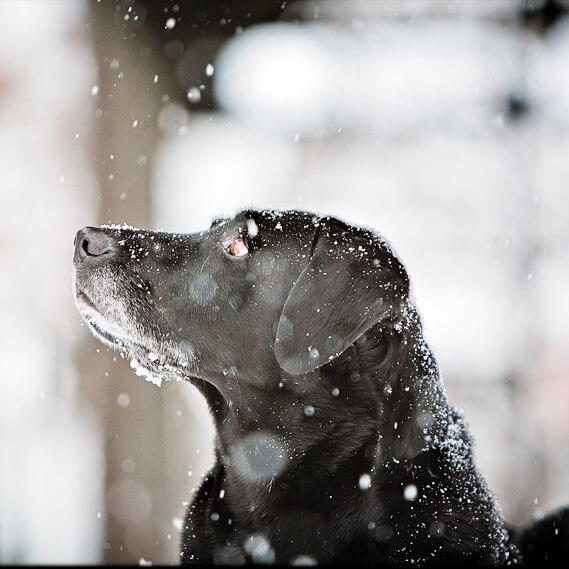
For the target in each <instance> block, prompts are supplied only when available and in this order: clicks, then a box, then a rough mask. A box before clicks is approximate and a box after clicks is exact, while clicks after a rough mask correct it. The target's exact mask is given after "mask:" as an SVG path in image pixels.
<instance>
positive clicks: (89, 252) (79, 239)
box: [75, 227, 117, 259]
mask: <svg viewBox="0 0 569 569" xmlns="http://www.w3.org/2000/svg"><path fill="white" fill-rule="evenodd" d="M116 250H117V246H116V244H115V240H114V239H113V238H112V237H111V236H110V235H108V234H107V233H105V232H104V231H103V230H102V229H99V228H97V227H85V228H84V229H81V230H79V231H78V232H77V235H76V236H75V255H76V257H77V258H79V259H85V258H87V257H102V256H103V255H109V254H112V253H114V252H116Z"/></svg>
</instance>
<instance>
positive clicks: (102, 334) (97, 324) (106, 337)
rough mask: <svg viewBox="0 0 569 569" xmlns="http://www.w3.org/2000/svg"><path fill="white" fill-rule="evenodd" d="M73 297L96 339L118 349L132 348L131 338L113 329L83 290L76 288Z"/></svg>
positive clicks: (133, 344) (133, 343) (132, 341)
mask: <svg viewBox="0 0 569 569" xmlns="http://www.w3.org/2000/svg"><path fill="white" fill-rule="evenodd" d="M75 298H76V302H77V307H78V308H79V312H80V313H81V316H82V317H83V320H84V321H85V322H87V324H88V325H89V327H90V329H91V331H92V332H94V334H95V336H96V337H97V338H98V339H100V340H103V341H104V342H106V343H108V344H111V346H113V347H115V348H117V347H118V348H119V349H126V348H133V347H134V346H135V342H134V340H133V339H132V338H129V337H128V336H127V335H125V334H122V333H118V332H116V331H114V330H113V326H111V325H110V324H109V323H108V322H107V320H106V318H105V317H104V316H103V315H102V314H101V312H100V310H99V309H98V308H97V305H96V304H95V303H94V302H93V300H92V299H91V298H90V297H89V295H88V294H87V293H86V292H85V291H83V290H79V289H77V291H76V294H75Z"/></svg>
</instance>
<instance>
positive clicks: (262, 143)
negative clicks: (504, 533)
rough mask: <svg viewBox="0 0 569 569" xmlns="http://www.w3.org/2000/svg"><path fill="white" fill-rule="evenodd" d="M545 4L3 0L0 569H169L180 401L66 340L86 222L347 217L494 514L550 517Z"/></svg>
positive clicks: (81, 341)
mask: <svg viewBox="0 0 569 569" xmlns="http://www.w3.org/2000/svg"><path fill="white" fill-rule="evenodd" d="M568 14H569V2H568V1H567V0H495V1H492V2H491V1H488V2H486V1H478V0H459V1H450V0H449V1H446V0H422V1H421V0H416V1H414V0H393V1H387V0H385V1H384V0H220V1H217V0H175V1H174V0H172V1H170V0H159V1H155V0H153V1H150V0H101V1H95V0H93V1H87V0H84V1H79V0H77V1H74V2H71V1H67V0H13V1H10V0H3V1H2V2H0V196H1V207H0V266H1V278H0V382H1V385H0V562H1V563H3V564H10V563H15V564H32V563H63V564H65V563H110V564H116V563H134V564H146V563H154V564H171V563H177V550H178V544H179V538H178V535H179V529H180V524H181V519H182V517H183V515H184V510H185V506H186V505H187V503H188V501H189V500H190V498H191V493H192V489H194V488H195V487H197V486H198V485H199V482H200V477H201V476H202V474H203V473H204V472H205V471H206V470H207V469H208V467H209V465H210V463H211V459H212V427H211V423H210V420H209V416H208V413H207V409H206V408H205V404H204V403H203V401H202V400H201V398H200V397H199V395H198V394H197V393H196V392H195V391H194V390H193V388H192V387H191V386H189V385H186V384H181V383H166V384H163V386H162V387H161V388H157V387H156V386H154V385H152V384H150V383H146V382H145V381H144V380H143V379H141V378H140V377H136V376H135V375H134V373H133V372H132V370H131V369H130V368H129V365H128V362H127V361H125V360H122V359H121V358H120V356H119V355H118V354H117V353H115V352H111V351H109V350H107V349H106V348H105V347H104V346H102V344H100V343H98V342H97V341H95V340H94V339H93V338H92V337H91V335H90V334H89V332H88V331H87V330H86V329H85V328H84V327H83V326H82V325H81V323H80V318H79V315H78V313H77V312H76V310H75V307H74V304H73V299H72V295H71V274H72V270H71V258H72V253H73V238H74V235H75V232H76V231H77V229H79V228H80V227H82V226H84V225H94V224H100V223H119V224H122V223H127V224H130V225H134V226H139V227H149V228H155V229H165V230H172V231H196V230H200V229H204V228H206V227H208V226H209V223H210V221H211V219H212V218H214V217H216V216H218V215H232V214H233V213H234V212H236V211H237V210H238V209H239V208H241V207H243V206H247V207H249V206H256V207H262V208H266V207H282V208H300V209H307V210H312V211H316V212H319V213H326V214H334V215H337V216H340V217H341V218H343V219H346V220H348V221H350V222H353V223H357V224H362V225H366V226H371V227H373V228H375V229H376V230H377V231H379V232H380V233H382V234H383V235H384V236H385V237H386V238H387V239H388V240H390V241H391V242H392V244H393V246H394V248H395V249H396V251H398V253H399V254H400V256H401V257H402V258H403V260H404V262H405V263H406V265H407V268H408V270H409V273H410V275H411V278H412V281H413V283H414V294H415V297H416V300H417V303H418V305H419V308H420V310H421V312H422V314H423V317H424V321H425V329H426V335H427V339H428V340H429V342H430V343H431V345H432V346H433V348H434V350H435V352H436V354H437V355H438V359H439V363H440V366H441V369H442V372H443V376H444V379H445V384H446V387H447V390H448V392H449V395H450V397H451V399H452V400H453V401H454V403H455V404H456V405H457V406H458V407H460V408H462V409H463V410H464V411H465V414H466V416H467V418H468V420H469V422H470V424H471V428H472V431H473V434H474V437H475V440H476V449H475V454H476V457H477V460H478V463H479V466H480V468H481V470H482V471H483V472H484V473H485V475H486V476H487V478H488V480H489V483H490V485H491V487H492V488H493V489H494V491H495V493H496V494H497V496H498V498H499V500H500V503H501V505H502V508H503V512H504V515H505V517H506V519H507V520H508V521H509V522H511V523H513V524H521V523H525V522H527V521H529V520H531V519H532V518H533V517H536V516H540V515H542V514H543V513H544V512H545V511H548V510H550V509H552V508H555V507H557V506H560V505H562V504H565V503H569V349H568V348H569V325H568V324H567V323H568V321H569V191H568V190H569V188H568V185H569V17H568Z"/></svg>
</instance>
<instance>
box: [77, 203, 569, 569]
mask: <svg viewBox="0 0 569 569" xmlns="http://www.w3.org/2000/svg"><path fill="white" fill-rule="evenodd" d="M74 294H75V299H76V304H77V307H78V310H79V312H80V313H81V315H82V317H83V319H84V320H85V322H87V324H88V325H89V327H90V328H91V330H92V331H93V333H94V334H95V336H96V337H98V338H99V339H101V340H102V341H103V342H105V343H107V344H108V345H110V346H112V347H114V348H117V349H119V350H120V351H121V352H122V353H123V354H124V355H125V356H126V357H128V358H130V359H131V365H132V366H133V367H134V368H135V371H136V372H137V374H139V375H142V376H144V377H145V378H146V379H148V380H150V381H153V382H154V383H157V384H160V382H161V381H162V380H163V379H167V380H168V379H173V380H174V379H175V380H180V379H182V380H187V381H189V382H191V383H192V384H194V385H195V386H196V387H197V389H198V390H199V391H200V392H201V393H202V395H203V396H204V397H205V399H206V400H207V403H208V406H209V409H210V411H211V415H212V417H213V420H214V423H215V427H216V442H215V447H216V449H215V457H216V458H215V464H214V466H213V467H212V469H211V471H210V472H209V473H208V474H207V475H206V476H205V477H204V479H203V482H202V484H201V487H200V488H199V490H198V491H197V492H196V494H195V496H194V498H193V501H192V502H191V504H190V506H189V507H188V510H187V514H186V517H185V520H184V526H183V532H182V539H181V549H180V561H181V563H182V564H192V563H197V564H209V563H216V564H243V563H277V564H333V563H334V564H342V563H345V564H359V563H365V564H382V563H397V562H400V563H419V564H425V565H428V564H435V563H436V564H440V563H463V564H464V563H473V564H488V565H508V564H516V563H520V562H522V561H523V559H522V554H521V553H520V547H518V544H522V542H523V547H524V548H525V549H526V550H528V547H529V549H530V550H531V548H532V547H533V545H529V546H528V536H530V538H529V539H530V541H531V536H532V535H534V534H536V533H539V532H537V531H536V530H535V529H534V530H532V531H530V532H525V533H523V532H520V534H519V536H518V538H517V539H513V532H511V531H510V530H509V529H508V528H507V527H506V526H505V524H504V521H503V518H502V515H501V511H500V508H499V506H498V504H497V502H496V500H495V497H494V495H493V494H492V492H491V490H490V489H489V488H488V485H487V482H486V481H485V479H484V477H483V476H482V474H481V473H480V472H479V471H478V469H477V467H476V465H475V464H474V461H473V455H472V441H471V437H470V434H469V432H468V427H467V425H466V423H465V420H464V418H463V417H462V415H461V413H460V412H459V411H457V410H456V409H455V408H454V407H453V406H452V405H451V404H450V403H449V401H448V398H447V395H446V392H445V389H444V386H443V383H442V380H441V375H440V372H439V368H438V364H437V361H436V359H435V356H434V355H433V352H432V351H431V349H430V348H429V346H428V344H427V343H426V341H425V339H424V337H423V328H422V322H421V317H420V315H419V312H418V310H417V308H416V306H415V304H414V302H413V300H412V295H411V293H410V282H409V277H408V274H407V271H406V269H405V267H404V265H403V263H402V261H401V260H400V259H399V257H398V256H397V254H396V253H395V252H394V250H393V249H392V247H391V246H390V244H389V243H388V242H387V241H386V240H385V239H384V238H383V237H381V236H379V235H377V234H376V233H375V232H374V231H371V230H369V229H366V228H361V227H356V226H354V225H350V224H348V223H346V222H344V221H342V220H340V219H337V218H334V217H330V216H321V215H317V214H313V213H309V212H301V211H276V210H265V211H261V210H245V211H241V212H239V213H238V214H237V215H236V216H234V217H233V218H220V219H217V220H215V221H214V222H213V223H212V225H211V227H210V228H209V229H208V230H205V231H202V232H199V233H194V234H176V233H166V232H155V231H146V230H139V229H134V228H130V227H127V226H121V227H119V226H101V227H98V228H96V227H85V228H83V229H81V230H80V231H79V232H78V233H77V235H76V238H75V252H74ZM556 520H557V518H556ZM566 525H567V524H566ZM522 534H523V536H525V537H524V538H523V539H522V537H521V536H522ZM548 535H549V534H548ZM550 537H551V536H550ZM524 540H525V541H524ZM516 541H517V543H518V544H517V543H516ZM534 545H535V544H534ZM520 546H521V545H520Z"/></svg>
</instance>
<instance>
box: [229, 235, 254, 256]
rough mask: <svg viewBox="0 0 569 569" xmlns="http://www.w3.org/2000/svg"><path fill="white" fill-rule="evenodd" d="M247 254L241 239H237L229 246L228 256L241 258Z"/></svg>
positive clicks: (243, 241) (245, 246) (243, 240)
mask: <svg viewBox="0 0 569 569" xmlns="http://www.w3.org/2000/svg"><path fill="white" fill-rule="evenodd" d="M248 252H249V249H247V245H246V243H245V239H243V237H237V239H235V241H233V243H231V245H229V254H230V255H233V257H243V256H244V255H247V253H248Z"/></svg>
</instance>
